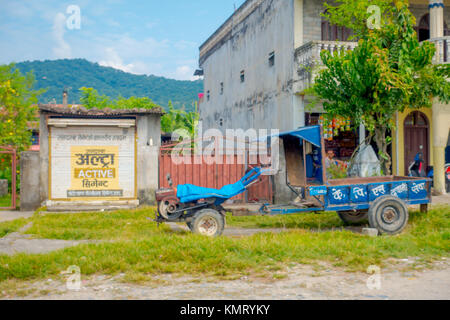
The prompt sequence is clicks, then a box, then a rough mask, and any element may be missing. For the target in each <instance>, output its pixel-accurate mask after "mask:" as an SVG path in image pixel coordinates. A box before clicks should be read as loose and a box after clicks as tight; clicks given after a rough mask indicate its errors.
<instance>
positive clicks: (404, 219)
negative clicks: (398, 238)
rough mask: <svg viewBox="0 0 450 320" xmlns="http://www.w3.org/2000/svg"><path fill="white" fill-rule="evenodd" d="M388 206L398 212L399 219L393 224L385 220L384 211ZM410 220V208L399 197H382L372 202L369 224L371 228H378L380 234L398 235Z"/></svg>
mask: <svg viewBox="0 0 450 320" xmlns="http://www.w3.org/2000/svg"><path fill="white" fill-rule="evenodd" d="M386 207H392V208H393V209H394V210H395V211H396V213H397V216H398V219H397V221H395V222H394V223H392V224H389V223H386V222H385V221H383V217H382V213H383V210H384V208H386ZM408 220H409V212H408V208H407V207H406V204H405V203H404V202H403V201H402V200H401V199H399V198H397V197H393V196H383V197H380V198H378V199H376V200H375V201H374V202H373V203H372V205H371V206H370V209H369V225H370V227H371V228H374V229H378V231H379V232H380V234H387V235H396V234H399V233H402V232H403V230H405V228H406V226H407V225H408Z"/></svg>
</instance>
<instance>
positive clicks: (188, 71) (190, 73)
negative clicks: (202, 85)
mask: <svg viewBox="0 0 450 320" xmlns="http://www.w3.org/2000/svg"><path fill="white" fill-rule="evenodd" d="M194 71H195V70H194V68H193V67H191V66H187V65H186V66H180V67H178V68H177V69H176V70H175V73H174V74H173V78H175V79H178V80H196V79H197V77H194Z"/></svg>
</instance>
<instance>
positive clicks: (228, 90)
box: [200, 0, 300, 130]
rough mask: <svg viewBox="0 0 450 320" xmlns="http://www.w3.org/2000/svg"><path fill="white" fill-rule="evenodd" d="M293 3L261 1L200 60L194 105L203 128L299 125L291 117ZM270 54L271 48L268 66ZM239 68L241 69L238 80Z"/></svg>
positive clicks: (286, 126) (284, 128) (283, 0)
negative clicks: (201, 80)
mask: <svg viewBox="0 0 450 320" xmlns="http://www.w3.org/2000/svg"><path fill="white" fill-rule="evenodd" d="M293 6H294V0H263V1H262V3H261V5H260V6H258V7H257V8H256V9H254V10H253V12H252V13H251V14H250V15H249V16H248V17H247V18H245V19H244V20H243V21H242V22H241V23H239V24H236V25H233V28H232V31H231V32H230V34H229V35H228V36H227V37H225V38H224V41H223V42H221V43H220V46H216V48H215V49H214V50H213V52H212V54H210V55H209V56H208V57H207V58H206V59H204V61H201V67H202V68H203V70H204V74H205V87H204V92H205V101H204V102H203V103H202V104H201V105H200V114H201V119H202V121H203V129H204V130H205V129H209V128H218V129H221V130H225V129H237V128H242V129H248V128H255V129H264V128H267V129H269V128H279V129H281V130H288V129H292V128H293V127H298V126H299V125H300V123H294V121H295V117H294V118H293V116H292V114H293V113H294V110H293V92H292V79H293V72H294V65H293V64H294V59H293V53H294V32H293V30H294V7H293ZM271 52H275V65H274V66H272V67H271V66H270V65H269V54H270V53H271ZM241 71H245V82H243V83H242V82H241V80H240V73H241ZM221 83H223V94H221ZM208 91H209V96H210V98H209V101H208ZM297 113H299V112H298V111H297Z"/></svg>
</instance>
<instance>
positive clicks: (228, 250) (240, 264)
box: [0, 206, 450, 281]
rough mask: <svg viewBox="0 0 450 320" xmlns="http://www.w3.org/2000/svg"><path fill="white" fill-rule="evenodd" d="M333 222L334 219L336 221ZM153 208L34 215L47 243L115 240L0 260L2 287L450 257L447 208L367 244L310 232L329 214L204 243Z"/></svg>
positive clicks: (261, 220) (251, 222)
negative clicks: (55, 279) (79, 277)
mask: <svg viewBox="0 0 450 320" xmlns="http://www.w3.org/2000/svg"><path fill="white" fill-rule="evenodd" d="M334 215H335V214H334ZM153 216H154V213H153V209H141V210H131V211H117V212H112V213H88V214H72V215H47V216H39V215H35V216H34V217H33V218H31V220H32V221H33V223H34V226H33V227H32V228H31V229H30V230H29V231H28V232H27V233H29V234H32V235H34V236H35V237H42V238H51V239H65V240H68V239H75V240H77V239H95V240H114V241H106V242H104V243H100V244H89V245H81V246H77V247H73V248H69V249H65V250H60V251H56V252H52V253H49V254H42V255H26V254H19V255H16V256H0V281H4V280H14V279H43V278H45V277H49V276H57V275H59V274H60V273H61V271H64V270H66V269H67V268H68V267H69V266H71V265H77V266H79V267H80V268H81V272H82V273H83V274H84V275H92V274H117V273H125V274H126V275H127V277H126V279H128V280H136V281H143V280H145V279H149V277H151V276H152V275H157V274H162V273H175V274H190V275H194V276H196V275H198V276H199V277H202V278H203V277H205V276H208V275H212V276H219V277H225V278H227V277H237V276H242V275H248V274H252V275H254V274H264V275H272V276H273V275H274V274H275V273H276V272H278V271H279V270H283V269H284V268H285V267H286V266H288V265H289V264H291V263H300V264H305V263H307V264H310V263H311V264H314V263H317V262H321V261H324V262H328V263H331V264H332V265H334V266H340V267H344V268H345V269H346V270H348V271H365V270H366V269H367V267H368V266H370V265H374V264H375V265H379V266H384V265H385V264H386V263H387V262H386V261H387V259H388V258H398V259H403V258H408V257H418V258H420V259H421V261H422V262H424V263H427V262H432V261H433V260H435V259H439V258H441V257H448V256H449V253H450V206H442V207H439V208H434V209H432V210H430V212H429V213H428V214H423V213H418V212H413V213H412V214H411V220H410V224H409V226H408V228H407V230H406V231H405V232H404V233H403V234H401V235H399V236H395V237H389V236H382V237H377V238H371V237H367V236H362V235H358V234H354V233H351V232H348V231H342V230H339V231H324V232H311V231H310V229H318V228H324V229H330V227H331V228H333V227H336V228H340V227H341V226H342V224H341V222H340V221H339V220H336V219H335V217H334V216H332V214H325V215H315V214H308V215H305V216H283V217H278V218H277V219H278V220H277V219H273V220H272V217H247V218H237V217H236V218H231V219H230V221H229V222H230V224H231V225H234V226H236V225H240V226H247V227H254V226H265V227H279V226H292V228H294V229H292V230H289V231H286V232H283V233H281V234H272V233H269V234H257V235H254V236H250V237H243V238H227V237H220V238H215V239H211V238H206V237H202V236H197V235H192V234H190V233H181V234H179V233H173V232H171V231H170V230H169V229H168V227H167V226H163V225H161V226H160V227H159V228H158V227H157V225H156V224H155V223H154V222H151V221H149V220H148V219H147V217H153Z"/></svg>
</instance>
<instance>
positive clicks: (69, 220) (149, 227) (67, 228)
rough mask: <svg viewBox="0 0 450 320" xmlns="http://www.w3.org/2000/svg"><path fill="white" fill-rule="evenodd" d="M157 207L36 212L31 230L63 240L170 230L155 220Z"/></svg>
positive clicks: (133, 237)
mask: <svg viewBox="0 0 450 320" xmlns="http://www.w3.org/2000/svg"><path fill="white" fill-rule="evenodd" d="M154 217H155V211H154V209H153V208H142V209H137V210H119V211H114V212H96V213H76V214H47V215H39V214H35V215H34V216H33V218H32V221H33V226H32V227H31V228H30V229H29V230H28V231H27V234H32V235H35V236H37V237H40V238H44V239H60V240H136V239H143V238H146V237H147V236H149V235H153V234H155V233H160V232H164V231H168V230H169V228H168V227H167V226H166V225H160V226H159V227H158V226H157V224H156V223H155V222H153V221H152V219H154Z"/></svg>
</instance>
